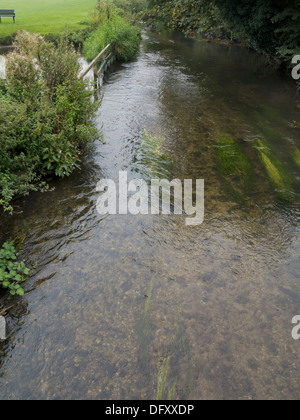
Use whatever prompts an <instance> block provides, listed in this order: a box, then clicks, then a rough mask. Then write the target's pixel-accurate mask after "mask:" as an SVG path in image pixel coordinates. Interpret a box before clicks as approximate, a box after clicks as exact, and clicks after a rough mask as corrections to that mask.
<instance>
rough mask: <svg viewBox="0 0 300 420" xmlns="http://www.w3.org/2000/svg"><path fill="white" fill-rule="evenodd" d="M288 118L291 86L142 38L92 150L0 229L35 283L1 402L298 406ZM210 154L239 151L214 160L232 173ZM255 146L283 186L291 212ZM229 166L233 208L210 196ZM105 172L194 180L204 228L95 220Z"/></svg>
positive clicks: (241, 54) (293, 145) (258, 60)
mask: <svg viewBox="0 0 300 420" xmlns="http://www.w3.org/2000/svg"><path fill="white" fill-rule="evenodd" d="M297 119H298V115H297V108H296V98H295V96H294V88H293V85H292V83H290V80H289V79H288V78H285V77H284V76H282V75H280V74H278V73H277V72H275V71H272V70H271V69H270V68H268V67H267V66H266V64H265V63H264V59H263V58H262V57H260V56H257V55H256V54H253V53H249V52H247V51H246V50H244V49H242V48H239V47H227V46H220V45H215V44H207V43H202V42H197V41H191V40H185V39H183V38H182V37H180V36H175V35H173V36H168V35H165V36H161V37H156V36H154V35H149V34H145V36H144V40H143V44H142V50H141V54H140V56H139V58H138V60H137V61H136V62H134V63H130V64H127V65H122V66H120V67H117V68H115V71H114V72H113V74H111V76H110V77H109V80H108V81H107V84H106V87H105V95H104V99H103V103H102V107H101V109H100V111H99V121H98V124H99V128H102V130H103V133H104V137H105V141H106V144H104V145H102V144H100V143H97V144H95V146H94V148H93V152H92V153H91V154H90V155H89V156H87V157H86V160H85V163H84V166H83V169H82V171H81V172H80V173H77V174H75V175H74V176H73V177H71V178H69V179H67V180H63V181H61V182H59V181H55V182H54V185H55V187H56V189H55V191H54V192H52V193H46V194H44V195H41V194H32V195H31V197H30V198H29V199H26V200H25V201H24V202H22V203H20V207H21V208H22V210H23V214H22V215H16V216H15V217H14V218H13V219H10V220H9V221H6V222H5V223H2V227H1V234H2V238H3V239H5V238H7V237H8V235H9V234H11V233H12V234H13V235H14V236H18V237H23V238H24V237H25V242H24V249H23V253H24V255H26V257H27V259H28V260H27V263H28V264H32V265H34V269H33V275H32V276H31V278H30V279H29V280H28V282H27V284H26V290H27V293H26V295H25V297H24V298H23V299H20V304H19V305H17V306H16V307H15V308H14V309H13V310H12V311H11V313H10V318H9V320H8V321H9V326H8V327H9V332H10V338H9V340H8V341H7V342H6V343H4V344H2V346H1V347H0V352H1V359H0V360H1V361H0V363H1V364H0V366H1V370H0V396H1V398H3V399H16V398H48V399H62V398H71V399H81V398H91V399H104V398H116V399H118V398H119V399H128V398H134V399H149V398H158V399H159V398H182V399H184V398H191V399H192V398H195V399H204V398H209V399H210V398H239V399H253V398H255V399H261V398H282V399H297V398H299V397H300V395H299V386H298V384H299V379H300V374H299V372H300V369H299V367H300V366H299V342H296V341H294V340H293V339H292V338H291V331H292V327H293V326H292V324H291V320H292V317H293V316H294V315H296V314H298V313H299V311H300V289H299V272H300V261H299V250H300V237H299V233H300V232H299V218H300V211H299V198H298V197H299V192H300V191H299V182H298V181H299V176H300V168H299V165H297V159H295V158H294V157H293V156H295V153H297V152H295V150H296V149H299V148H300V138H299V130H298V129H296V128H295V126H294V125H293V121H296V120H297ZM145 133H146V134H145ZM224 136H225V137H224ZM226 136H227V137H226ZM222 138H223V139H224V138H230V139H232V140H230V142H229V145H230V147H233V146H232V144H237V145H238V146H234V149H233V150H234V153H231V155H230V154H229V156H237V155H238V152H236V150H241V151H242V152H241V153H242V156H243V159H241V160H240V161H239V160H237V162H238V163H236V164H235V166H234V168H235V169H234V171H236V172H234V171H233V170H231V171H229V170H228V167H230V166H229V165H227V166H226V167H225V169H224V167H220V163H218V162H220V161H219V159H218V152H217V151H218V147H220V146H222V144H221V143H220V139H222ZM258 139H264V141H267V142H268V144H269V145H270V149H271V151H272V154H273V155H274V156H276V161H277V160H278V161H279V162H280V164H281V165H282V167H283V168H285V169H284V171H287V172H288V173H289V174H290V175H291V177H292V181H291V184H290V188H291V190H292V193H293V200H292V201H282V200H281V199H280V197H279V196H278V194H277V193H278V191H276V188H275V187H274V184H273V183H272V181H271V179H270V177H269V174H268V172H267V171H266V168H265V167H264V166H263V165H262V163H261V161H260V160H259V156H258V153H257V150H256V148H255V142H256V141H257V140H258ZM231 141H233V142H235V143H231ZM225 146H226V147H227V146H228V145H225ZM148 153H149V156H150V157H148V156H147V154H148ZM227 155H228V153H227ZM151 156H152V157H151ZM160 158H161V159H160ZM274 159H275V158H274ZM160 161H161V167H160V165H159V163H160ZM245 161H247V162H249V163H247V165H245V166H244V170H245V168H248V164H249V165H251V188H247V189H245V190H244V189H243V188H240V190H239V192H240V193H241V194H243V200H241V201H239V200H237V199H236V197H235V195H234V194H232V189H230V188H226V187H225V184H226V182H227V184H228V183H230V185H231V186H232V185H233V186H234V187H236V185H237V183H238V182H242V181H241V180H242V179H243V176H244V175H243V174H242V175H243V176H242V175H241V172H240V171H241V169H240V168H241V162H245ZM274 161H275V160H274ZM170 163H171V164H170ZM236 168H238V169H236ZM120 170H128V171H131V172H133V174H134V175H136V173H137V172H138V173H140V174H142V175H145V174H146V175H145V176H148V175H149V174H151V173H152V172H153V171H154V173H157V171H159V172H158V173H160V174H163V175H164V176H166V177H169V178H180V179H184V178H204V179H205V182H206V202H205V207H206V220H205V223H204V224H203V225H202V226H198V227H193V228H189V227H186V225H185V218H184V217H183V218H182V217H179V216H174V217H162V216H161V217H157V216H155V217H154V216H138V217H134V216H110V217H106V218H101V217H100V216H99V215H98V214H97V213H96V209H95V204H96V201H97V198H98V197H97V193H96V184H97V182H98V181H99V180H100V179H101V178H103V177H104V176H105V177H108V178H113V179H118V172H119V171H120ZM237 181H238V182H237ZM10 302H11V298H9V297H5V299H4V300H3V304H9V303H10ZM14 302H15V301H14Z"/></svg>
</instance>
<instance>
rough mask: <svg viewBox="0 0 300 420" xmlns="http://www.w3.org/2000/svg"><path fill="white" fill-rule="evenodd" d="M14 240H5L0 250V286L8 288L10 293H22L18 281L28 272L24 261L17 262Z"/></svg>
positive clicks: (21, 280) (24, 277) (23, 279)
mask: <svg viewBox="0 0 300 420" xmlns="http://www.w3.org/2000/svg"><path fill="white" fill-rule="evenodd" d="M18 256H19V254H18V253H17V252H16V249H15V246H14V242H5V244H4V245H3V247H2V249H1V250H0V286H1V287H3V288H4V289H9V291H10V294H11V295H16V294H17V295H19V296H23V295H24V290H23V289H22V288H21V286H20V283H23V282H24V281H25V280H26V279H27V276H28V274H29V269H28V268H26V266H25V263H24V262H23V261H22V262H18V261H17V257H18Z"/></svg>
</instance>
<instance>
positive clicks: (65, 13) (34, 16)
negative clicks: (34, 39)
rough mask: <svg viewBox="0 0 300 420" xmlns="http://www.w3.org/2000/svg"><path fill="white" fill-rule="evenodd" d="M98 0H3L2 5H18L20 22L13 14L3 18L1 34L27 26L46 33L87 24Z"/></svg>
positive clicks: (5, 7)
mask: <svg viewBox="0 0 300 420" xmlns="http://www.w3.org/2000/svg"><path fill="white" fill-rule="evenodd" d="M96 3H97V0H0V9H15V11H16V24H15V25H14V23H13V19H12V18H2V23H1V24H0V42H1V38H4V37H6V36H7V35H11V34H13V33H15V32H16V31H18V30H21V29H26V30H28V31H30V32H35V33H40V34H43V35H46V34H51V33H59V32H63V31H64V29H65V27H66V25H67V27H68V29H69V30H75V29H79V28H82V27H84V26H83V25H84V22H86V21H87V18H88V16H89V15H90V14H91V13H92V12H93V10H94V7H95V5H96Z"/></svg>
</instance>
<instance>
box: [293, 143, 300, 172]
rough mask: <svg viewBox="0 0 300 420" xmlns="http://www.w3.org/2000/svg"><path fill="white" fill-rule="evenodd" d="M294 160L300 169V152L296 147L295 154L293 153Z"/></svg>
mask: <svg viewBox="0 0 300 420" xmlns="http://www.w3.org/2000/svg"><path fill="white" fill-rule="evenodd" d="M292 158H293V160H294V162H295V163H296V165H297V166H299V168H300V150H299V149H298V148H297V147H296V148H295V150H294V152H293V153H292Z"/></svg>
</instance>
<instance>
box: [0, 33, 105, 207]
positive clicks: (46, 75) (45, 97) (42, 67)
mask: <svg viewBox="0 0 300 420" xmlns="http://www.w3.org/2000/svg"><path fill="white" fill-rule="evenodd" d="M78 58H79V56H78V55H77V54H76V53H75V52H74V51H73V50H72V49H71V48H70V46H69V44H68V42H67V41H66V39H65V38H62V39H61V40H60V42H59V44H58V46H57V47H55V46H54V45H53V44H51V43H47V42H46V41H45V40H44V38H42V37H41V36H38V35H31V34H29V33H27V32H21V33H19V34H18V37H17V41H16V50H15V51H14V52H13V53H11V54H9V55H8V58H7V65H6V72H7V80H6V82H5V83H1V85H0V148H1V155H0V205H2V206H3V207H4V210H6V211H12V206H11V203H12V201H13V200H14V199H15V198H17V197H18V196H22V195H26V194H28V193H29V192H30V191H36V190H40V191H44V190H45V189H47V185H46V183H45V181H43V177H45V176H46V175H48V174H55V175H57V176H59V177H64V176H68V175H70V174H71V172H72V171H73V170H74V169H75V168H77V167H78V165H79V163H80V155H81V150H82V148H83V147H84V146H85V145H86V144H87V143H88V142H90V141H91V140H94V139H95V138H97V135H98V133H97V130H96V129H95V127H94V125H93V116H94V113H95V110H96V105H93V104H92V101H91V99H92V96H93V92H92V91H91V90H89V89H87V84H86V83H85V82H83V81H82V80H79V79H78V73H79V69H80V65H79V62H78Z"/></svg>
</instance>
